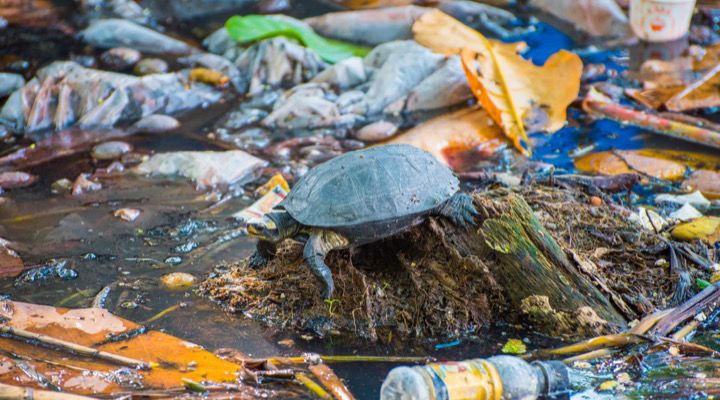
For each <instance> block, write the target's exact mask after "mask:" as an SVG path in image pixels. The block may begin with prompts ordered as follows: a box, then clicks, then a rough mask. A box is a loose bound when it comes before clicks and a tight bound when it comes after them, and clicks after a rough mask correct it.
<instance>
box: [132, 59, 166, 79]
mask: <svg viewBox="0 0 720 400" xmlns="http://www.w3.org/2000/svg"><path fill="white" fill-rule="evenodd" d="M133 72H134V73H135V75H140V76H143V75H150V74H164V73H165V72H168V64H167V63H166V62H165V61H164V60H161V59H159V58H146V59H143V60H140V62H138V63H137V64H135V68H133Z"/></svg>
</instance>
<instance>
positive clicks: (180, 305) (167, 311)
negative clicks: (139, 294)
mask: <svg viewBox="0 0 720 400" xmlns="http://www.w3.org/2000/svg"><path fill="white" fill-rule="evenodd" d="M182 304H183V303H179V304H175V305H174V306H170V307H168V308H166V309H164V310H162V311H160V312H159V313H157V314H155V315H153V316H152V317H150V318H149V319H148V320H147V321H145V322H143V325H147V324H149V323H151V322H155V321H157V320H159V319H160V318H162V317H164V316H166V315H167V314H169V313H171V312H173V311H175V310H177V309H178V308H180V307H182Z"/></svg>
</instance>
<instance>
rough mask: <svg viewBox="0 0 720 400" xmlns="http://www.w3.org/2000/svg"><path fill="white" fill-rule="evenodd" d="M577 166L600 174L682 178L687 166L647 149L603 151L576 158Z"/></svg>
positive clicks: (581, 169)
mask: <svg viewBox="0 0 720 400" xmlns="http://www.w3.org/2000/svg"><path fill="white" fill-rule="evenodd" d="M575 167H576V168H577V169H578V170H580V171H583V172H587V173H593V174H600V175H620V174H628V173H634V172H636V173H640V174H643V175H645V176H650V177H653V178H657V179H667V180H678V179H681V178H682V177H683V176H684V174H685V171H686V170H687V167H686V165H685V164H684V163H681V162H677V161H673V160H671V159H669V157H664V156H662V155H661V154H657V153H653V152H647V151H646V150H632V151H614V152H613V151H603V152H598V153H592V154H588V155H586V156H583V157H580V158H578V159H576V160H575Z"/></svg>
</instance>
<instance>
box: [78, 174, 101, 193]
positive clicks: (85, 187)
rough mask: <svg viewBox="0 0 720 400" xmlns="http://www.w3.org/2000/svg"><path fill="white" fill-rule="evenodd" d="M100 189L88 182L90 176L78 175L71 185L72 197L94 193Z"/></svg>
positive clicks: (95, 184)
mask: <svg viewBox="0 0 720 400" xmlns="http://www.w3.org/2000/svg"><path fill="white" fill-rule="evenodd" d="M100 189H102V185H101V184H99V183H97V182H93V181H91V180H90V174H80V175H78V177H77V179H75V182H73V184H72V194H73V196H80V195H82V194H85V193H88V192H95V191H98V190H100Z"/></svg>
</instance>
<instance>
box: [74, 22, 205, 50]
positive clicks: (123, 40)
mask: <svg viewBox="0 0 720 400" xmlns="http://www.w3.org/2000/svg"><path fill="white" fill-rule="evenodd" d="M80 38H81V39H82V40H83V41H84V42H85V43H87V44H89V45H91V46H95V47H98V48H101V49H109V48H113V47H129V48H131V49H135V50H138V51H140V52H143V53H148V54H190V53H193V52H195V51H196V49H194V48H192V47H190V46H189V45H188V44H187V43H185V42H181V41H179V40H177V39H173V38H171V37H169V36H166V35H163V34H162V33H159V32H156V31H154V30H152V29H150V28H146V27H144V26H141V25H138V24H136V23H134V22H131V21H127V20H123V19H115V18H110V19H100V20H96V21H94V22H93V23H91V24H90V26H89V27H87V28H86V29H85V30H83V31H82V32H80Z"/></svg>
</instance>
